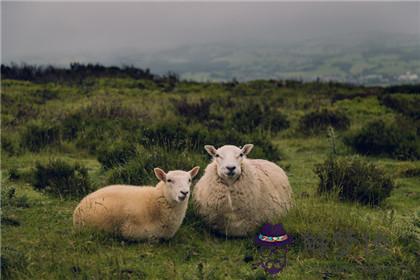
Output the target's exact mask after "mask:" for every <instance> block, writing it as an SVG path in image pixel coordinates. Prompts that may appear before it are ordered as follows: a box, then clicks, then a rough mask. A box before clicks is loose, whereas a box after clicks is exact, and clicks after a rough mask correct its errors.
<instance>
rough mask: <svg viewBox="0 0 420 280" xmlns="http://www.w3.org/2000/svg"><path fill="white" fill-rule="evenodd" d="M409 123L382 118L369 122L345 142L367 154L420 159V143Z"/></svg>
mask: <svg viewBox="0 0 420 280" xmlns="http://www.w3.org/2000/svg"><path fill="white" fill-rule="evenodd" d="M406 125H408V126H409V124H404V123H399V124H396V123H392V124H385V122H384V121H382V120H377V121H373V122H370V123H368V124H367V125H366V126H364V127H362V129H361V130H360V131H358V132H357V133H356V134H355V135H353V136H348V137H346V139H345V142H346V143H347V144H348V145H351V146H352V147H353V148H354V149H356V151H358V152H359V153H362V154H366V155H388V156H391V157H393V158H397V159H419V158H420V143H419V140H418V136H417V134H416V131H415V130H414V129H410V128H408V127H406Z"/></svg>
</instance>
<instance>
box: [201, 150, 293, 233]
mask: <svg viewBox="0 0 420 280" xmlns="http://www.w3.org/2000/svg"><path fill="white" fill-rule="evenodd" d="M253 147H254V145H252V144H246V145H244V146H243V148H238V147H236V146H232V145H225V146H223V147H220V148H219V149H216V148H215V147H214V146H211V145H206V146H205V149H206V151H207V152H208V153H209V154H210V155H211V156H212V157H213V160H212V162H211V163H210V164H209V165H208V166H207V167H206V169H205V172H204V175H203V177H201V178H200V180H199V181H198V182H197V184H196V185H195V187H194V190H193V202H194V207H195V209H196V212H197V214H198V215H199V216H201V217H202V218H203V219H204V221H205V222H206V223H207V224H208V225H209V226H210V227H211V228H212V229H213V230H215V231H216V232H218V233H219V234H224V235H226V236H235V237H244V236H247V235H250V234H252V233H254V232H255V231H256V230H257V229H258V227H259V226H261V224H263V223H275V222H279V219H280V218H281V217H282V216H284V215H285V214H286V213H287V211H288V210H289V209H290V207H291V206H292V189H291V187H290V184H289V180H288V178H287V175H286V173H285V172H284V171H283V169H281V168H280V167H279V166H277V165H276V164H274V163H272V162H270V161H267V160H262V159H248V158H247V157H246V156H247V155H248V154H249V153H250V152H251V150H252V148H253Z"/></svg>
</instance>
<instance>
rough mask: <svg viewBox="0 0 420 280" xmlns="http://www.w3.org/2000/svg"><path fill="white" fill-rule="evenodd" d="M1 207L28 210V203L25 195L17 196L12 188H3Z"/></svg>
mask: <svg viewBox="0 0 420 280" xmlns="http://www.w3.org/2000/svg"><path fill="white" fill-rule="evenodd" d="M1 206H2V208H3V209H4V207H8V206H9V207H18V208H28V207H29V201H28V197H27V196H26V195H22V196H17V195H16V189H15V188H14V187H3V188H2V190H1Z"/></svg>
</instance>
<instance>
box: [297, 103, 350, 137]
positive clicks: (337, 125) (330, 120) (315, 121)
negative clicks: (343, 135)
mask: <svg viewBox="0 0 420 280" xmlns="http://www.w3.org/2000/svg"><path fill="white" fill-rule="evenodd" d="M330 126H331V127H333V128H334V129H337V130H346V129H348V128H349V127H350V118H349V117H348V116H347V115H346V114H345V113H343V112H341V111H335V110H328V109H323V110H319V111H313V112H310V113H307V114H305V115H304V116H303V117H302V118H301V119H300V120H299V130H300V131H301V132H303V133H305V134H318V133H322V132H325V130H326V129H327V128H328V127H330Z"/></svg>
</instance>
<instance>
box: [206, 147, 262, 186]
mask: <svg viewBox="0 0 420 280" xmlns="http://www.w3.org/2000/svg"><path fill="white" fill-rule="evenodd" d="M253 147H254V145H252V144H246V145H244V146H243V147H242V148H240V147H236V146H232V145H225V146H223V147H220V148H219V149H216V148H215V147H214V146H211V145H206V146H204V148H205V149H206V151H207V152H208V153H209V154H210V155H211V156H212V157H213V159H214V161H215V162H216V166H217V174H218V175H219V177H220V178H222V179H223V180H224V181H225V182H226V183H228V184H230V183H233V182H235V181H236V179H238V177H239V176H240V175H241V172H242V168H241V166H242V161H243V160H244V158H246V156H247V155H248V154H249V153H250V152H251V150H252V148H253Z"/></svg>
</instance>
